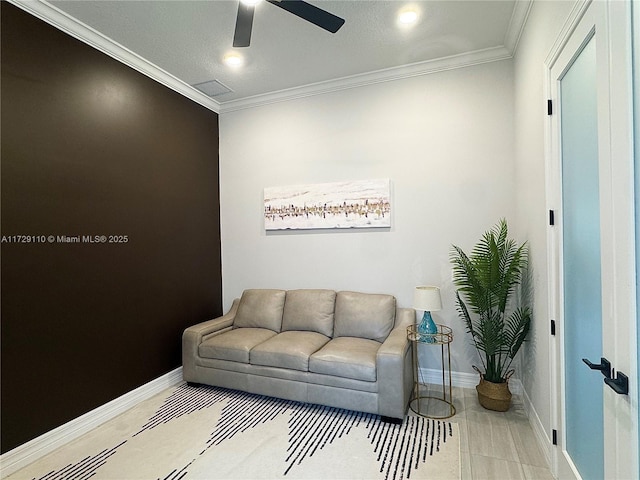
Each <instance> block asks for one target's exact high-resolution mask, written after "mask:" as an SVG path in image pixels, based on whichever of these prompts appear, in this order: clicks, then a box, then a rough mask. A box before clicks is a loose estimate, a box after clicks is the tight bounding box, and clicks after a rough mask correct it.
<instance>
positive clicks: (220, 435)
mask: <svg viewBox="0 0 640 480" xmlns="http://www.w3.org/2000/svg"><path fill="white" fill-rule="evenodd" d="M8 478H9V479H18V478H20V479H22V478H29V479H39V480H62V479H78V480H81V479H89V478H93V479H114V480H115V479H134V478H136V479H165V480H180V479H207V480H209V479H236V478H237V479H276V478H280V479H356V478H357V479H403V478H406V479H411V478H415V479H423V478H429V479H459V478H460V442H459V429H458V425H457V424H455V423H450V422H446V421H438V420H430V419H426V418H423V417H417V416H407V417H406V418H405V420H404V422H403V423H402V424H401V425H397V424H390V423H386V422H383V421H382V420H381V418H380V417H379V416H378V415H371V414H366V413H360V412H353V411H349V410H343V409H337V408H329V407H323V406H318V405H311V404H305V403H299V402H293V401H288V400H281V399H276V398H271V397H265V396H262V395H253V394H247V393H243V392H238V391H234V390H227V389H223V388H215V387H205V386H201V387H192V386H188V385H186V384H184V385H180V386H178V387H174V388H172V389H169V390H168V391H167V392H166V393H164V394H162V395H160V396H157V397H154V398H153V399H151V400H148V401H146V402H143V403H142V404H141V405H139V406H137V407H135V408H133V409H132V410H130V411H129V412H126V413H125V414H123V415H120V416H119V417H117V418H116V419H113V420H111V421H110V422H107V423H106V424H104V425H103V426H101V427H99V428H97V429H96V430H94V431H92V432H90V433H89V434H87V435H85V436H83V437H81V438H80V439H78V440H76V441H74V442H71V443H70V444H68V445H66V446H65V447H63V448H61V449H59V450H58V451H56V452H54V453H52V454H50V455H48V456H47V457H44V458H43V459H40V460H39V461H37V462H35V463H33V464H32V465H30V466H28V467H27V468H25V469H23V470H21V471H19V472H16V473H15V474H14V475H12V476H10V477H8Z"/></svg>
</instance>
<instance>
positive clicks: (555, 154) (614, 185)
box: [544, 0, 639, 478]
mask: <svg viewBox="0 0 640 480" xmlns="http://www.w3.org/2000/svg"><path fill="white" fill-rule="evenodd" d="M631 18H632V17H631V2H617V1H615V0H614V1H610V0H607V1H604V0H595V1H593V2H592V1H591V0H583V1H578V2H576V4H575V5H574V8H573V10H572V12H571V14H570V15H569V18H568V19H567V22H566V23H565V25H564V27H563V29H562V31H561V32H560V35H559V37H558V39H557V40H556V42H555V43H554V46H553V48H552V50H551V51H550V53H549V55H548V56H547V59H546V61H545V66H544V68H545V79H546V85H545V94H546V99H551V100H552V107H553V114H551V115H550V116H548V117H547V118H548V120H547V125H546V138H545V142H546V160H545V167H546V187H547V193H546V200H547V208H548V210H550V211H553V212H554V213H555V214H556V215H555V217H556V218H555V222H554V223H555V225H553V226H549V228H548V229H547V257H548V258H547V260H548V266H549V270H548V295H549V306H548V314H549V318H550V319H554V320H556V324H557V325H556V335H555V336H550V340H549V342H550V344H549V352H550V357H551V358H550V372H549V374H550V376H549V380H550V385H549V386H550V394H551V422H552V424H551V425H550V426H549V429H550V430H556V431H558V435H557V443H558V445H557V447H558V448H552V449H551V469H552V472H553V473H554V475H556V477H558V478H580V475H579V473H578V471H577V469H576V468H575V465H573V462H572V461H571V459H570V457H569V455H568V454H567V452H566V448H565V445H566V428H565V421H566V418H565V417H566V416H565V405H564V398H565V392H564V385H565V382H564V362H563V358H564V319H563V293H562V281H561V280H562V278H563V277H562V275H563V272H562V263H563V262H562V210H561V205H562V196H561V194H562V190H561V185H562V176H561V158H562V157H561V131H560V115H559V113H560V112H559V109H560V101H559V98H560V96H559V78H561V76H562V74H564V72H566V69H567V68H568V66H569V65H571V63H572V61H573V60H574V59H575V56H576V55H577V52H579V51H580V50H581V48H582V47H583V46H584V45H585V44H586V41H588V39H589V38H591V36H592V35H593V34H595V35H596V55H597V58H598V60H597V62H598V65H599V68H598V72H597V82H598V85H599V86H603V85H607V88H604V89H602V88H599V89H598V119H599V121H598V137H599V138H598V151H599V157H600V159H601V161H600V169H599V173H600V212H601V218H600V221H601V227H600V230H601V241H602V252H601V256H602V257H601V258H602V259H603V262H602V285H603V292H602V293H603V294H602V307H603V318H602V323H603V326H606V328H603V355H602V356H605V357H607V358H608V359H609V360H610V361H611V363H612V366H613V367H614V368H616V369H620V370H621V371H623V372H624V373H625V374H627V375H628V376H629V379H630V391H629V395H628V396H623V395H617V394H615V392H613V390H611V389H610V388H608V387H606V386H604V383H603V388H604V400H603V409H604V414H605V422H604V423H605V425H604V443H605V452H604V467H605V477H606V478H634V477H635V476H636V475H637V472H638V470H639V465H638V385H637V384H636V382H635V381H634V380H635V379H637V378H638V370H637V368H638V361H637V360H638V359H637V316H636V267H635V265H636V262H635V255H636V252H635V211H634V203H635V197H634V165H633V163H634V162H633V159H634V150H633V109H632V105H633V95H632V93H633V90H632V52H631V46H632V35H631ZM590 35H591V36H590ZM600 65H606V66H607V68H602V67H600ZM596 360H597V359H596ZM585 368H586V367H585Z"/></svg>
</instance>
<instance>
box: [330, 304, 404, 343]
mask: <svg viewBox="0 0 640 480" xmlns="http://www.w3.org/2000/svg"><path fill="white" fill-rule="evenodd" d="M395 316H396V299H395V297H393V296H392V295H380V294H371V293H359V292H338V294H337V295H336V309H335V326H334V330H333V336H334V338H335V337H358V338H368V339H370V340H377V341H378V342H380V343H382V342H384V341H385V339H386V338H387V337H388V336H389V333H390V332H391V330H392V329H393V326H394V324H395Z"/></svg>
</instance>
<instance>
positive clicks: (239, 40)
mask: <svg viewBox="0 0 640 480" xmlns="http://www.w3.org/2000/svg"><path fill="white" fill-rule="evenodd" d="M266 1H267V2H269V3H270V4H272V5H275V6H276V7H280V8H282V9H283V10H286V11H287V12H289V13H293V14H294V15H296V16H298V17H300V18H302V19H303V20H306V21H307V22H311V23H313V24H315V25H317V26H318V27H320V28H323V29H325V30H327V31H329V32H331V33H336V32H337V31H338V30H339V29H340V27H342V25H343V24H344V19H342V18H340V17H338V16H336V15H334V14H332V13H329V12H327V11H326V10H322V9H321V8H318V7H316V6H314V5H311V4H310V3H307V2H303V1H302V0H266ZM254 11H255V1H253V2H244V1H239V2H238V17H237V18H236V31H235V34H234V36H233V46H234V47H248V46H249V43H250V42H251V28H252V26H253V13H254Z"/></svg>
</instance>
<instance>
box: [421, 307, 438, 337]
mask: <svg viewBox="0 0 640 480" xmlns="http://www.w3.org/2000/svg"><path fill="white" fill-rule="evenodd" d="M418 333H419V334H421V335H423V336H422V341H424V342H426V343H434V342H435V341H436V339H435V336H434V335H435V334H436V333H438V326H437V325H436V322H434V321H433V318H431V312H427V311H425V312H424V314H423V315H422V321H421V322H420V324H419V325H418Z"/></svg>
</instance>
